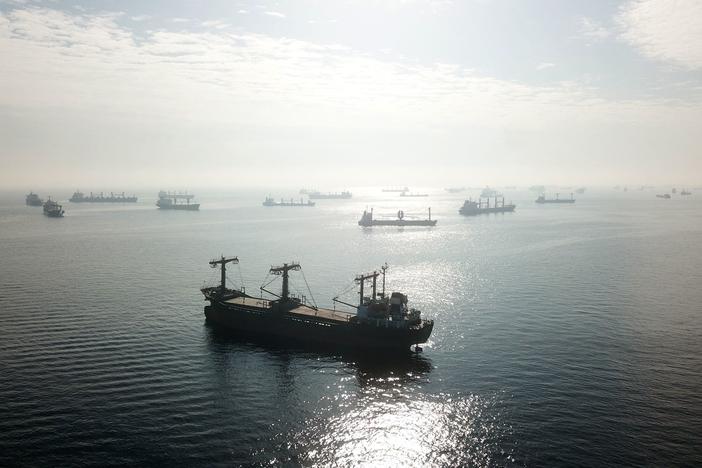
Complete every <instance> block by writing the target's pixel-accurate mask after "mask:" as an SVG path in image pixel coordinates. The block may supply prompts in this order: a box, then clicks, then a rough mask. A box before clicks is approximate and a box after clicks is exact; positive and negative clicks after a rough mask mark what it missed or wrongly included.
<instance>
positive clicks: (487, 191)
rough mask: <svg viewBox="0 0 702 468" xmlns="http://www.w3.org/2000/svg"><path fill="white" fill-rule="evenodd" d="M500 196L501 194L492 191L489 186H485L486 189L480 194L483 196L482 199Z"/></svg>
mask: <svg viewBox="0 0 702 468" xmlns="http://www.w3.org/2000/svg"><path fill="white" fill-rule="evenodd" d="M499 195H500V194H499V193H497V190H495V189H491V188H490V187H489V186H487V185H486V186H485V188H484V189H483V191H482V192H481V193H480V196H481V197H482V198H490V197H497V196H499Z"/></svg>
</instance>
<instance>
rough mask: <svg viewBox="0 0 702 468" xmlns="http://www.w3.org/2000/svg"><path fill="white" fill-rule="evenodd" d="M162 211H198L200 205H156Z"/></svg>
mask: <svg viewBox="0 0 702 468" xmlns="http://www.w3.org/2000/svg"><path fill="white" fill-rule="evenodd" d="M156 206H158V207H159V208H160V209H162V210H181V211H197V210H199V209H200V204H199V203H189V204H188V203H179V204H171V205H159V204H158V203H157V204H156Z"/></svg>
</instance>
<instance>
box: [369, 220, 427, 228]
mask: <svg viewBox="0 0 702 468" xmlns="http://www.w3.org/2000/svg"><path fill="white" fill-rule="evenodd" d="M358 225H359V226H363V227H371V226H400V227H402V226H436V220H435V219H431V220H428V219H427V220H409V221H405V220H403V219H388V220H375V219H374V220H373V221H371V222H364V221H359V222H358Z"/></svg>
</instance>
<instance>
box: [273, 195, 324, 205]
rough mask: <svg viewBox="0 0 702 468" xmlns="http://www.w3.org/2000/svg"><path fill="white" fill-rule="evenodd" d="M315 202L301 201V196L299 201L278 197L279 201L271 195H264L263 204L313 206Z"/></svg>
mask: <svg viewBox="0 0 702 468" xmlns="http://www.w3.org/2000/svg"><path fill="white" fill-rule="evenodd" d="M314 205H315V203H314V202H313V201H309V200H307V202H303V201H302V198H300V201H299V202H298V201H295V200H293V199H292V198H291V199H290V200H283V199H282V198H281V199H280V201H279V202H277V201H275V200H274V199H273V197H266V200H265V201H264V202H263V206H314Z"/></svg>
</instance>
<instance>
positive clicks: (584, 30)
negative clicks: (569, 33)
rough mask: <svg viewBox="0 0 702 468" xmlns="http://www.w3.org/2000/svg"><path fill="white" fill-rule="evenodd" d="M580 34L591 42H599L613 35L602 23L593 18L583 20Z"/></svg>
mask: <svg viewBox="0 0 702 468" xmlns="http://www.w3.org/2000/svg"><path fill="white" fill-rule="evenodd" d="M580 34H581V35H582V36H583V37H585V38H586V39H587V40H588V41H590V42H598V41H601V40H604V39H607V38H608V37H609V36H610V35H611V33H610V32H609V31H608V30H607V28H605V27H604V26H602V25H601V24H600V23H598V22H597V21H595V20H594V19H592V18H587V17H585V18H581V20H580Z"/></svg>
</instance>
